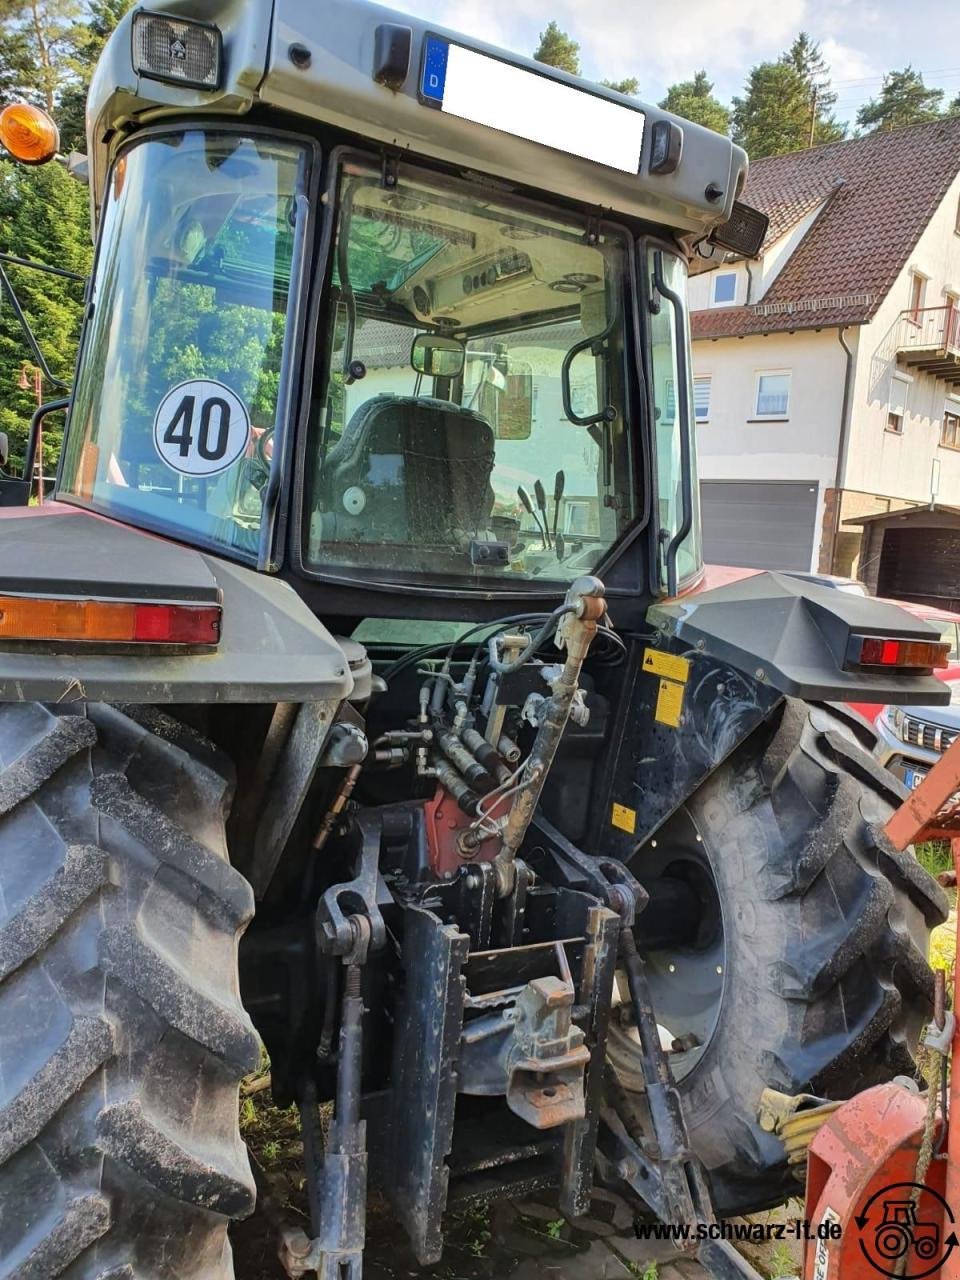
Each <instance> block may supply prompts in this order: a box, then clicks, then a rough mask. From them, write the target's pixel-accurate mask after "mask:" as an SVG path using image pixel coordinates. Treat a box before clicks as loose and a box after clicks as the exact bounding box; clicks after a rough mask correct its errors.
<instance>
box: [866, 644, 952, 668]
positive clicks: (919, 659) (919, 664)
mask: <svg viewBox="0 0 960 1280" xmlns="http://www.w3.org/2000/svg"><path fill="white" fill-rule="evenodd" d="M846 665H847V666H848V667H849V666H854V667H909V668H911V669H913V670H920V671H936V670H942V669H943V668H944V667H947V666H949V665H950V645H949V644H948V643H947V642H946V641H944V640H891V639H890V638H889V637H887V636H852V637H851V639H850V646H849V649H848V650H847V662H846Z"/></svg>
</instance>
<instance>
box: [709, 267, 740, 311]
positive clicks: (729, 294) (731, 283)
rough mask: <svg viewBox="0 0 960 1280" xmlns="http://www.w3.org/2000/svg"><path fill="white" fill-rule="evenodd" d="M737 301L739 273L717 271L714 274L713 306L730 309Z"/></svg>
mask: <svg viewBox="0 0 960 1280" xmlns="http://www.w3.org/2000/svg"><path fill="white" fill-rule="evenodd" d="M736 300H737V273H736V272H735V271H715V272H714V273H713V305H714V306H715V307H730V306H733V304H734V303H735V302H736Z"/></svg>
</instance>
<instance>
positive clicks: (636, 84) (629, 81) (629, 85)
mask: <svg viewBox="0 0 960 1280" xmlns="http://www.w3.org/2000/svg"><path fill="white" fill-rule="evenodd" d="M600 83H601V84H602V85H604V86H605V87H606V88H607V89H615V90H616V92H617V93H625V94H627V95H628V96H629V97H631V98H633V97H636V95H637V94H638V93H639V92H640V81H639V80H638V79H637V77H636V76H624V78H623V79H622V80H601V81H600Z"/></svg>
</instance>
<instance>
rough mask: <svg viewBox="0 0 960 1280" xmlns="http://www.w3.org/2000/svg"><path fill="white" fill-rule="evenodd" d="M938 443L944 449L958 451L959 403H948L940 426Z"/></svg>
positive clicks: (959, 447) (959, 433)
mask: <svg viewBox="0 0 960 1280" xmlns="http://www.w3.org/2000/svg"><path fill="white" fill-rule="evenodd" d="M940 443H941V444H942V445H943V447H944V448H945V449H960V401H958V400H954V401H951V402H948V403H947V405H946V407H945V408H944V411H943V422H942V424H941V426H940Z"/></svg>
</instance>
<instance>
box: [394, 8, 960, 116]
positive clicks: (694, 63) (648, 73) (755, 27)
mask: <svg viewBox="0 0 960 1280" xmlns="http://www.w3.org/2000/svg"><path fill="white" fill-rule="evenodd" d="M387 2H388V3H390V2H391V0H387ZM392 3H393V6H394V7H396V8H398V9H404V10H406V11H407V12H408V13H412V14H416V15H418V16H420V17H423V18H427V19H428V20H430V21H433V22H435V23H437V25H438V26H445V27H451V28H453V29H454V30H455V31H462V32H463V33H464V34H466V35H471V36H473V37H475V38H476V39H481V40H486V41H487V42H489V43H490V44H496V45H501V46H503V47H504V48H506V49H511V50H514V51H515V52H517V53H524V54H530V53H532V52H533V50H534V49H535V48H536V45H537V43H538V39H539V33H540V32H541V31H542V30H543V28H544V27H545V26H546V25H547V23H548V22H549V21H550V20H551V18H553V19H555V20H556V21H557V22H558V23H559V25H560V26H561V27H562V28H563V29H564V30H565V31H567V32H568V33H569V34H570V35H571V36H573V38H574V39H575V40H578V41H579V42H580V53H581V60H582V63H583V72H584V75H586V76H587V77H589V78H590V79H594V80H599V79H607V80H619V79H621V78H622V77H624V76H636V77H637V79H638V80H639V81H640V97H641V98H643V99H645V100H646V101H648V102H655V101H658V100H659V99H660V98H662V97H663V95H664V93H665V92H666V88H667V86H668V85H669V84H671V83H673V82H674V81H676V80H686V79H690V78H691V77H692V76H693V74H694V72H696V71H697V70H699V68H701V67H705V68H706V70H707V72H708V74H709V75H710V77H711V79H712V80H713V81H714V84H715V92H716V94H717V96H718V97H719V98H720V99H721V100H722V101H724V102H729V100H730V98H731V97H732V96H733V95H734V94H738V93H740V92H741V90H742V87H743V82H744V79H745V77H746V73H747V71H748V70H749V68H750V67H751V66H753V65H754V63H756V62H762V61H765V60H769V59H774V58H776V57H777V56H778V55H779V54H780V53H781V52H782V51H783V50H784V49H785V48H786V47H787V46H788V45H789V44H790V42H791V41H792V39H793V37H794V36H795V35H796V33H797V32H798V31H800V30H804V31H807V32H809V33H810V35H811V36H812V37H813V38H814V39H815V40H817V41H819V42H820V44H821V47H822V49H823V52H824V55H825V57H826V60H827V62H828V64H829V66H830V69H831V76H832V80H833V85H834V89H835V91H836V93H837V99H838V100H837V106H836V114H837V115H838V116H839V117H840V118H841V119H843V120H847V121H850V122H852V121H853V120H854V118H855V116H856V114H857V110H858V108H859V107H861V106H862V105H863V103H864V102H866V101H867V100H868V99H869V98H871V97H874V96H875V95H876V94H877V93H878V92H879V89H880V84H881V79H882V76H883V73H884V72H885V71H890V70H894V69H900V68H902V67H904V66H905V65H906V64H907V63H910V64H912V65H913V67H914V68H915V69H917V70H919V71H922V72H923V76H924V80H925V81H926V83H927V84H928V85H931V86H934V87H936V88H942V89H944V90H945V91H946V99H945V100H947V101H949V100H952V99H953V98H955V97H956V96H957V94H958V93H960V43H958V42H957V40H956V38H955V33H956V30H957V17H958V13H957V8H956V0H775V3H771V2H770V0H683V2H682V3H680V2H679V0H392Z"/></svg>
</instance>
